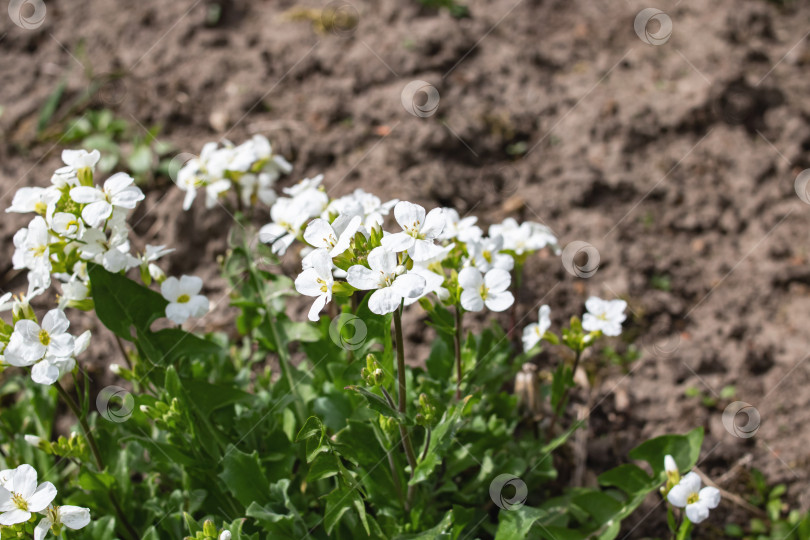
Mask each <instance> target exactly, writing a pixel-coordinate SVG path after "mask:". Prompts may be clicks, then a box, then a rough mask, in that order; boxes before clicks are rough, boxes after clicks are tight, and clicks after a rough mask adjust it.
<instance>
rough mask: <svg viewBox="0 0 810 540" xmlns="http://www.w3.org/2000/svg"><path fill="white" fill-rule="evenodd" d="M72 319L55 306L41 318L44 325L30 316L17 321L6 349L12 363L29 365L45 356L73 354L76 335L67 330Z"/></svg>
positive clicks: (14, 364)
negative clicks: (32, 319)
mask: <svg viewBox="0 0 810 540" xmlns="http://www.w3.org/2000/svg"><path fill="white" fill-rule="evenodd" d="M68 327H70V321H68V319H67V317H65V313H64V312H63V311H62V310H60V309H52V310H51V311H49V312H48V313H46V314H45V317H43V318H42V326H40V325H38V324H37V323H35V322H34V321H31V320H28V319H21V320H19V321H17V324H15V325H14V332H12V334H11V339H10V340H9V342H8V347H7V348H6V350H5V357H6V362H7V363H9V364H11V365H12V366H20V367H25V366H30V365H32V364H35V363H36V362H39V361H40V360H42V359H43V358H45V357H50V358H67V357H69V356H70V355H72V354H73V347H74V339H73V336H71V335H70V334H68V333H67V329H68Z"/></svg>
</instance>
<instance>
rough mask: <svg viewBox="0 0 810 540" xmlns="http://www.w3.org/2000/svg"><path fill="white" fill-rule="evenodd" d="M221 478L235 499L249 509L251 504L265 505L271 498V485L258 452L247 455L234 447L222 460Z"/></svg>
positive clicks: (230, 448)
mask: <svg viewBox="0 0 810 540" xmlns="http://www.w3.org/2000/svg"><path fill="white" fill-rule="evenodd" d="M222 462H223V470H222V472H221V473H219V477H220V478H221V479H222V481H223V482H224V483H225V486H226V488H227V490H228V492H230V494H231V495H233V497H234V498H235V499H236V500H238V501H239V502H240V503H242V505H243V506H245V507H248V506H250V503H252V502H257V503H259V504H263V503H265V502H266V501H267V500H269V498H270V484H269V482H268V481H267V477H266V476H265V474H264V470H262V465H261V462H260V461H259V454H258V452H256V451H254V452H253V453H251V454H246V453H244V452H242V451H241V450H239V449H238V448H236V447H235V446H233V445H230V446H228V449H227V451H226V452H225V455H224V456H223V458H222Z"/></svg>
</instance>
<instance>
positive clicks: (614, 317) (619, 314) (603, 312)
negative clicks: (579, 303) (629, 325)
mask: <svg viewBox="0 0 810 540" xmlns="http://www.w3.org/2000/svg"><path fill="white" fill-rule="evenodd" d="M626 308H627V302H625V301H624V300H602V299H601V298H599V297H596V296H591V297H590V298H588V300H586V301H585V309H587V310H588V313H586V314H585V315H583V317H582V328H583V329H584V330H585V331H586V332H596V331H600V330H601V331H602V333H603V334H604V335H606V336H618V335H621V333H622V323H623V322H624V320H625V319H626V318H627V315H625V314H624V310H625V309H626Z"/></svg>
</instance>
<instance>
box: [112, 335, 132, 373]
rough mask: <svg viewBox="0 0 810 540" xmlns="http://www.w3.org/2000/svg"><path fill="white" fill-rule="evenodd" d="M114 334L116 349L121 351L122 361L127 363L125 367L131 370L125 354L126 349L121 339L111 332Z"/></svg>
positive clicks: (130, 363) (127, 356) (130, 364)
mask: <svg viewBox="0 0 810 540" xmlns="http://www.w3.org/2000/svg"><path fill="white" fill-rule="evenodd" d="M113 335H114V336H115V341H116V343H118V350H119V351H121V356H122V357H123V358H124V362H125V363H126V365H127V369H129V370H130V371H132V362H130V361H129V355H128V354H127V350H126V349H125V348H124V343H123V342H122V341H121V338H120V337H118V335H117V334H113Z"/></svg>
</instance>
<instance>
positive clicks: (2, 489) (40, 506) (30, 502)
mask: <svg viewBox="0 0 810 540" xmlns="http://www.w3.org/2000/svg"><path fill="white" fill-rule="evenodd" d="M3 472H4V473H5V474H4V476H7V478H6V479H5V481H4V482H3V483H2V486H0V525H6V526H10V525H16V524H17V523H25V522H26V521H28V520H29V519H31V514H32V512H41V511H43V510H45V509H46V508H47V507H48V505H49V504H51V501H53V499H54V497H56V488H55V487H54V486H53V484H51V483H50V482H43V483H42V484H39V486H37V471H35V470H34V468H33V467H31V466H30V465H20V466H19V467H17V468H16V469H14V470H10V471H3Z"/></svg>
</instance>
